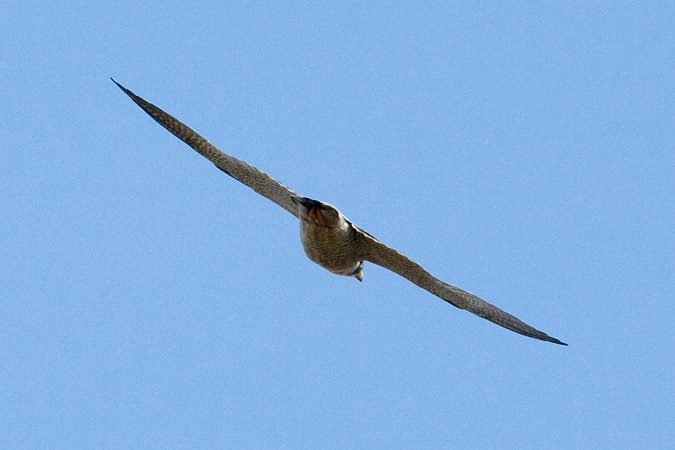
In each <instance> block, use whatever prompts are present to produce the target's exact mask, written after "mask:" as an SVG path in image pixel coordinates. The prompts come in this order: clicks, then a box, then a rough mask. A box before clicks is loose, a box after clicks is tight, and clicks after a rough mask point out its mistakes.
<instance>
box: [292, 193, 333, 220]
mask: <svg viewBox="0 0 675 450" xmlns="http://www.w3.org/2000/svg"><path fill="white" fill-rule="evenodd" d="M293 203H295V204H296V205H298V213H299V216H300V220H305V221H307V222H311V223H313V224H315V225H319V226H322V227H338V226H340V224H341V222H342V221H343V219H342V214H340V211H338V210H337V209H336V208H335V207H334V206H333V205H329V204H328V203H324V202H320V201H318V200H312V199H311V198H307V197H293Z"/></svg>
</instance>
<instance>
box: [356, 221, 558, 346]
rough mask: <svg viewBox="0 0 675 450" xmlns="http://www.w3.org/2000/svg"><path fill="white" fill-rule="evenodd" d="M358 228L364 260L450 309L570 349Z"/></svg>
mask: <svg viewBox="0 0 675 450" xmlns="http://www.w3.org/2000/svg"><path fill="white" fill-rule="evenodd" d="M355 228H356V230H357V233H358V236H359V246H360V251H361V257H362V258H363V259H364V260H366V261H370V262H372V263H375V264H377V265H378V266H382V267H384V268H385V269H389V270H391V271H392V272H396V273H397V274H399V275H401V276H402V277H404V278H406V279H408V280H410V281H412V282H413V283H415V284H416V285H417V286H419V287H421V288H422V289H426V290H427V291H429V292H431V293H432V294H434V295H436V296H438V297H440V298H442V299H443V300H445V301H446V302H448V303H450V304H451V305H454V306H456V307H458V308H461V309H466V310H467V311H469V312H472V313H474V314H476V315H477V316H480V317H483V318H484V319H487V320H489V321H491V322H494V323H496V324H497V325H500V326H502V327H504V328H507V329H509V330H511V331H515V332H516V333H520V334H522V335H525V336H529V337H533V338H535V339H541V340H542V341H549V342H554V343H556V344H561V345H567V344H565V343H564V342H561V341H559V340H558V339H556V338H554V337H551V336H549V335H547V334H546V333H544V332H541V331H539V330H537V329H535V328H534V327H531V326H530V325H528V324H526V323H525V322H523V321H521V320H520V319H518V318H517V317H514V316H512V315H511V314H509V313H507V312H506V311H502V310H501V309H499V308H497V307H496V306H494V305H491V304H490V303H488V302H486V301H485V300H483V299H480V298H478V297H476V296H475V295H473V294H471V293H469V292H466V291H464V290H462V289H460V288H458V287H456V286H453V285H451V284H448V283H444V282H442V281H441V280H439V279H438V278H436V277H434V276H433V275H431V274H430V273H429V272H427V271H426V270H424V268H423V267H422V266H420V265H419V264H417V263H416V262H415V261H413V260H412V259H410V258H408V257H407V256H405V255H404V254H402V253H401V252H399V251H397V250H395V249H393V248H391V247H389V246H387V245H385V244H383V243H382V242H380V241H379V240H377V239H375V238H374V237H373V236H371V235H370V234H368V233H367V232H365V231H363V230H361V229H360V228H358V227H355Z"/></svg>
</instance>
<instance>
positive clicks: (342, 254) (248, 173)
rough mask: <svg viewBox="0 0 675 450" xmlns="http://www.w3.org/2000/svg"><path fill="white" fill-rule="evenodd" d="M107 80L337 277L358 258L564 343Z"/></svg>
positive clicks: (353, 272) (359, 264)
mask: <svg viewBox="0 0 675 450" xmlns="http://www.w3.org/2000/svg"><path fill="white" fill-rule="evenodd" d="M113 82H114V83H115V84H116V85H117V86H118V87H119V88H120V89H122V91H124V93H126V94H127V95H128V96H129V97H131V99H132V100H133V101H134V102H136V104H138V106H140V107H141V108H142V109H143V110H144V111H145V112H146V113H148V114H149V115H150V117H152V118H153V119H155V120H156V121H157V122H158V123H159V124H160V125H162V126H163V127H164V128H166V129H167V130H169V131H170V132H171V133H173V134H174V135H175V136H176V137H178V138H179V139H180V140H182V141H183V142H185V143H186V144H188V145H189V146H190V147H192V148H193V149H195V150H196V151H197V152H198V153H199V154H201V155H202V156H204V157H205V158H207V159H208V160H209V161H211V162H212V163H213V164H215V165H216V167H218V168H219V169H220V170H222V171H223V172H225V173H226V174H228V175H230V176H231V177H232V178H234V179H236V180H238V181H240V182H242V183H243V184H245V185H247V186H249V187H250V188H252V189H253V190H254V191H256V192H257V193H258V194H260V195H262V196H264V197H267V198H268V199H270V200H272V201H273V202H274V203H276V204H277V205H279V206H281V207H282V208H284V209H285V210H286V211H288V212H290V213H291V214H293V215H294V216H295V217H297V218H298V219H300V238H301V240H302V246H303V248H304V250H305V253H306V254H307V257H309V259H310V260H312V261H314V262H315V263H317V264H318V265H320V266H321V267H323V268H325V269H327V270H329V271H330V272H333V273H335V274H338V275H344V276H353V277H355V278H357V279H358V280H359V281H360V280H362V279H363V262H364V261H370V262H372V263H374V264H377V265H379V266H382V267H384V268H386V269H389V270H391V271H392V272H395V273H397V274H399V275H401V276H402V277H404V278H406V279H408V280H409V281H411V282H412V283H414V284H416V285H417V286H419V287H421V288H423V289H426V290H427V291H429V292H431V293H432V294H434V295H436V296H438V297H440V298H442V299H443V300H445V301H447V302H448V303H450V304H452V305H454V306H456V307H458V308H461V309H465V310H467V311H469V312H472V313H474V314H476V315H478V316H480V317H483V318H485V319H488V320H490V321H492V322H494V323H496V324H497V325H501V326H502V327H504V328H507V329H509V330H511V331H515V332H516V333H520V334H522V335H525V336H529V337H532V338H535V339H540V340H543V341H549V342H554V343H556V344H562V345H567V344H565V343H564V342H561V341H559V340H558V339H556V338H554V337H551V336H549V335H547V334H546V333H543V332H541V331H539V330H537V329H535V328H533V327H531V326H530V325H528V324H526V323H524V322H522V321H521V320H519V319H518V318H516V317H514V316H512V315H511V314H509V313H507V312H505V311H503V310H501V309H499V308H497V307H496V306H494V305H491V304H490V303H488V302H486V301H485V300H482V299H480V298H478V297H476V296H475V295H473V294H470V293H469V292H466V291H464V290H462V289H460V288H458V287H456V286H453V285H450V284H447V283H444V282H443V281H441V280H439V279H438V278H436V277H434V276H433V275H431V274H430V273H429V272H427V271H426V270H424V268H423V267H422V266H420V265H419V264H417V263H416V262H415V261H413V260H411V259H410V258H408V257H407V256H405V255H403V254H402V253H400V252H398V251H397V250H395V249H393V248H391V247H389V246H387V245H385V244H383V243H382V242H380V241H379V240H377V239H375V238H374V237H373V236H371V235H370V234H368V233H367V232H365V231H364V230H362V229H361V228H359V227H357V226H356V225H354V224H352V223H351V222H350V221H349V220H347V219H346V218H345V217H344V216H343V215H342V214H341V213H340V212H339V211H338V210H337V209H336V208H335V207H333V206H331V205H329V204H327V203H323V202H320V201H317V200H312V199H309V198H306V197H302V196H300V195H298V194H297V193H295V192H293V191H292V190H291V189H289V188H288V187H286V186H284V185H283V184H281V183H279V182H278V181H277V180H275V179H274V178H272V177H270V176H269V175H268V174H266V173H265V172H263V171H261V170H258V169H257V168H255V167H253V166H251V165H249V164H247V163H246V162H244V161H242V160H240V159H237V158H235V157H233V156H230V155H226V154H225V153H223V152H221V151H220V150H218V149H217V148H216V147H215V146H213V145H212V144H211V143H210V142H209V141H207V140H206V139H204V138H203V137H201V136H200V135H199V134H197V133H196V132H195V131H194V130H192V129H191V128H190V127H188V126H187V125H185V124H183V123H182V122H180V121H179V120H177V119H175V118H174V117H173V116H171V115H169V114H167V113H165V112H164V111H162V110H161V109H159V108H157V107H156V106H155V105H153V104H151V103H148V102H146V101H145V100H143V99H142V98H141V97H139V96H137V95H136V94H134V93H133V92H131V91H130V90H128V89H126V88H125V87H123V86H122V85H120V84H119V83H117V82H116V81H115V80H113Z"/></svg>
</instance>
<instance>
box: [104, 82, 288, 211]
mask: <svg viewBox="0 0 675 450" xmlns="http://www.w3.org/2000/svg"><path fill="white" fill-rule="evenodd" d="M111 80H112V81H113V83H115V84H116V85H117V86H118V87H119V88H120V89H122V91H124V93H125V94H127V95H128V96H129V97H131V99H132V100H133V101H134V102H135V103H136V104H137V105H138V106H140V107H141V108H142V109H143V111H145V112H146V113H148V114H149V115H150V117H152V118H153V119H155V120H156V121H157V122H158V123H159V124H160V125H162V126H163V127H164V128H166V129H167V130H169V131H170V132H171V133H173V134H174V135H175V136H176V137H177V138H178V139H180V140H181V141H183V142H185V143H186V144H187V145H189V146H190V147H192V148H193V149H195V150H196V151H197V153H199V154H200V155H202V156H204V157H205V158H206V159H208V160H209V161H211V162H212V163H213V164H215V166H216V167H217V168H219V169H220V170H222V171H223V172H225V173H226V174H228V175H229V176H231V177H232V178H234V179H235V180H238V181H240V182H242V183H244V184H245V185H246V186H248V187H250V188H251V189H253V190H254V191H256V192H257V193H258V194H260V195H262V196H263V197H267V198H268V199H270V200H272V201H273V202H274V203H276V204H277V205H279V206H281V207H282V208H284V209H285V210H286V211H288V212H289V213H291V214H293V215H294V216H295V217H298V207H297V205H296V204H295V203H293V201H292V198H294V197H296V198H299V197H300V196H299V195H298V194H297V193H295V192H293V190H291V189H289V188H288V187H286V186H284V185H283V184H281V183H279V182H278V181H277V180H275V179H274V178H272V177H271V176H269V175H268V174H266V173H265V172H263V171H262V170H259V169H257V168H255V167H253V166H251V165H249V164H247V163H246V162H245V161H242V160H240V159H237V158H235V157H233V156H230V155H226V154H225V153H223V152H221V151H220V150H218V149H217V148H216V147H215V146H214V145H213V144H211V143H210V142H209V141H207V140H206V139H204V138H203V137H201V136H200V135H199V134H197V133H196V132H195V131H194V130H193V129H192V128H190V127H188V126H187V125H185V124H184V123H183V122H181V121H180V120H178V119H176V118H174V117H173V116H171V115H170V114H167V113H165V112H164V111H162V110H161V109H159V108H158V107H156V106H155V105H153V104H152V103H149V102H146V101H145V100H143V99H142V98H141V97H139V96H138V95H136V94H134V93H133V92H131V91H130V90H129V89H127V88H125V87H124V86H122V85H121V84H119V83H118V82H117V81H115V80H113V79H112V78H111Z"/></svg>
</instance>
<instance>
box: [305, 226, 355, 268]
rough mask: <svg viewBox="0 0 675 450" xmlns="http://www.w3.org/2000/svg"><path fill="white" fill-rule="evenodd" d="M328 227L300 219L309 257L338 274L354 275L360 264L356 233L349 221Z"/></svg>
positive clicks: (306, 252)
mask: <svg viewBox="0 0 675 450" xmlns="http://www.w3.org/2000/svg"><path fill="white" fill-rule="evenodd" d="M341 225H342V226H340V227H326V226H321V225H317V224H315V223H312V222H310V221H307V220H301V221H300V239H301V240H302V247H303V248H304V250H305V254H306V255H307V257H308V258H309V259H310V260H312V261H314V262H315V263H316V264H318V265H320V266H321V267H323V268H324V269H327V270H329V271H331V272H333V273H336V274H338V275H352V274H353V272H354V270H356V268H357V267H358V265H359V262H360V261H359V257H358V248H357V244H356V233H355V231H354V229H353V228H352V227H351V226H349V225H348V224H347V223H342V224H341Z"/></svg>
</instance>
